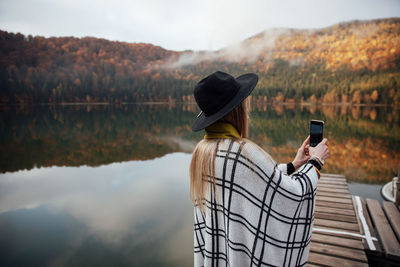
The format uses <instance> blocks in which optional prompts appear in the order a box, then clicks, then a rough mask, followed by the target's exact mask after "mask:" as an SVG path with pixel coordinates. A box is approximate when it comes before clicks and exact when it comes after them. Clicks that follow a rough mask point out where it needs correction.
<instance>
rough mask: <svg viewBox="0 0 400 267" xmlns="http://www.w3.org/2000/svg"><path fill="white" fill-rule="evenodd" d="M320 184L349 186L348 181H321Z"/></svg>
mask: <svg viewBox="0 0 400 267" xmlns="http://www.w3.org/2000/svg"><path fill="white" fill-rule="evenodd" d="M318 184H324V185H325V184H333V185H347V183H346V181H343V182H342V181H331V180H319V181H318Z"/></svg>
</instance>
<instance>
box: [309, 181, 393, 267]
mask: <svg viewBox="0 0 400 267" xmlns="http://www.w3.org/2000/svg"><path fill="white" fill-rule="evenodd" d="M366 204H367V205H366ZM387 204H388V203H387ZM367 206H368V207H367ZM378 206H379V208H380V204H379V202H378V201H377V200H370V199H367V201H366V203H365V201H364V200H363V199H362V198H360V197H359V196H352V195H350V191H349V189H348V186H347V181H346V178H345V177H344V176H343V175H337V174H322V176H321V178H320V180H319V183H318V187H317V198H316V203H315V217H314V226H313V234H312V238H311V248H310V256H309V260H308V265H307V266H340V267H342V266H343V267H344V266H376V265H379V266H382V267H383V266H400V245H399V239H397V238H399V237H400V213H399V210H398V209H397V207H395V206H394V205H386V204H384V209H385V210H388V211H387V212H386V213H390V214H392V215H391V217H390V218H391V219H390V220H391V222H389V223H388V222H386V223H385V221H384V218H383V217H385V216H384V215H382V214H383V211H382V213H380V212H375V211H379V208H378ZM386 206H387V207H386ZM385 207H386V208H385ZM381 210H382V209H381ZM370 211H372V213H371V215H372V216H371V215H370ZM382 216H383V217H382ZM371 218H372V220H371ZM396 220H397V221H396ZM388 224H390V225H394V228H395V229H397V230H398V232H396V231H397V230H394V231H393V232H392V233H393V234H392V233H390V231H389V229H388V228H391V226H390V225H388ZM380 228H382V229H383V230H382V229H381V230H380V232H379V229H380ZM375 229H377V230H376V231H375ZM376 232H377V233H378V234H376ZM394 232H396V235H398V236H397V237H396V235H395V234H394ZM396 242H397V243H396Z"/></svg>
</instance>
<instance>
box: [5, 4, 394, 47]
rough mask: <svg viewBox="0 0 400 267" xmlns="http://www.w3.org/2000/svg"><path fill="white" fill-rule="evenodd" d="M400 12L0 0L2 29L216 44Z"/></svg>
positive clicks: (372, 7) (366, 7)
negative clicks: (280, 29)
mask: <svg viewBox="0 0 400 267" xmlns="http://www.w3.org/2000/svg"><path fill="white" fill-rule="evenodd" d="M396 16H397V17H400V0H374V1H373V0H331V1H327V0H288V1H287V0H277V1H269V0H0V29H1V30H6V31H11V32H21V33H23V34H32V35H42V36H45V37H49V36H76V37H83V36H94V37H102V38H106V39H110V40H119V41H127V42H145V43H152V44H156V45H160V46H162V47H164V48H167V49H172V50H186V49H191V50H216V49H219V48H222V47H225V46H227V45H230V44H233V43H236V42H239V41H241V40H243V39H245V38H248V37H250V36H252V35H254V34H256V33H259V32H261V31H263V30H265V29H269V28H274V27H290V28H321V27H326V26H330V25H333V24H335V23H338V22H342V21H349V20H355V19H361V20H365V19H374V18H387V17H396Z"/></svg>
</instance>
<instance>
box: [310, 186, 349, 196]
mask: <svg viewBox="0 0 400 267" xmlns="http://www.w3.org/2000/svg"><path fill="white" fill-rule="evenodd" d="M318 192H332V193H341V194H350V191H349V189H347V188H346V189H337V188H329V187H323V186H317V193H318Z"/></svg>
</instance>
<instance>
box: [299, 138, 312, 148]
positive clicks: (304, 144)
mask: <svg viewBox="0 0 400 267" xmlns="http://www.w3.org/2000/svg"><path fill="white" fill-rule="evenodd" d="M308 141H310V136H307V138H306V140H304V142H303V144H302V145H301V146H302V147H305V146H306V145H307V144H308Z"/></svg>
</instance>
